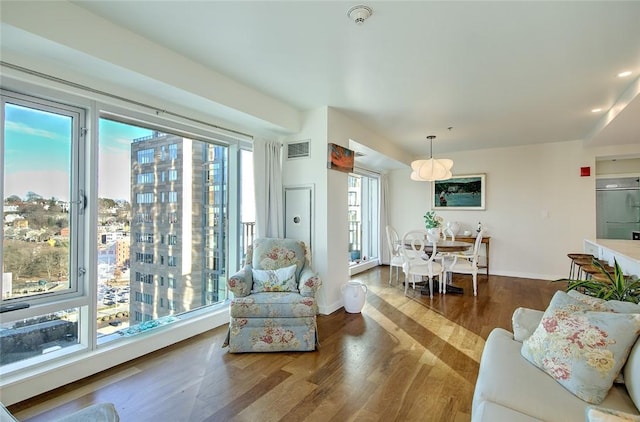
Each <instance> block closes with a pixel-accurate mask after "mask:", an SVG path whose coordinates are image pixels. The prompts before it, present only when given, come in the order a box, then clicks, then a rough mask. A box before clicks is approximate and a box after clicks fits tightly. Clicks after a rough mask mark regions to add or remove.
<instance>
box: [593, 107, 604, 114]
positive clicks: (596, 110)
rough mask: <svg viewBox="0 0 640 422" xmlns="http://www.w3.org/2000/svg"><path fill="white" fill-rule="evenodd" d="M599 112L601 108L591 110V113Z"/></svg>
mask: <svg viewBox="0 0 640 422" xmlns="http://www.w3.org/2000/svg"><path fill="white" fill-rule="evenodd" d="M601 111H602V109H601V108H594V109H593V110H591V112H592V113H599V112H601Z"/></svg>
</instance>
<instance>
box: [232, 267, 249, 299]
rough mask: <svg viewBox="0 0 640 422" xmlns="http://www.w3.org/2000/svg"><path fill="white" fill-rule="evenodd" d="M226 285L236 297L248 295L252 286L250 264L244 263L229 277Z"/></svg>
mask: <svg viewBox="0 0 640 422" xmlns="http://www.w3.org/2000/svg"><path fill="white" fill-rule="evenodd" d="M227 286H228V287H229V290H231V291H232V292H233V294H234V295H235V296H236V297H243V296H248V295H249V294H250V293H251V288H252V287H253V272H252V271H251V265H245V266H244V268H242V269H241V270H240V271H238V272H237V273H235V274H233V275H232V276H231V277H229V279H228V280H227Z"/></svg>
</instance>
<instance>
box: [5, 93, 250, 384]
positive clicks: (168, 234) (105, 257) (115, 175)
mask: <svg viewBox="0 0 640 422" xmlns="http://www.w3.org/2000/svg"><path fill="white" fill-rule="evenodd" d="M34 92H36V89H34ZM51 92H53V91H51ZM51 92H49V91H48V92H47V96H48V98H51V97H52V96H53V95H52V93H51ZM75 102H77V103H78V104H82V105H83V106H82V107H74V106H69V105H66V103H75ZM91 104H96V103H91ZM92 107H93V106H91V107H90V103H88V102H87V101H84V100H80V99H77V101H75V100H74V99H73V97H71V96H65V100H64V101H60V102H54V101H49V100H44V99H41V98H39V97H36V96H27V95H21V94H15V93H12V92H7V91H2V109H1V116H0V117H1V122H2V139H1V141H0V160H1V161H2V172H1V175H0V177H1V179H0V189H1V191H0V192H1V193H2V198H3V201H2V216H3V230H2V233H1V238H0V240H1V241H2V249H1V250H0V264H1V265H0V267H1V268H3V273H2V290H1V292H0V305H1V306H2V307H3V311H4V310H10V311H8V312H6V313H3V314H2V322H1V324H0V376H2V375H5V374H9V373H18V372H17V371H19V370H22V369H24V368H26V367H29V366H31V365H40V364H42V363H43V362H46V361H47V360H51V359H64V358H65V356H67V355H68V354H69V353H71V352H74V353H82V352H85V353H92V352H93V351H95V350H96V349H97V348H99V347H101V345H102V344H104V343H105V342H112V340H117V339H120V338H124V337H127V338H130V337H131V336H135V334H136V333H139V332H143V331H144V330H145V329H147V328H148V327H156V326H158V324H149V321H160V320H165V321H162V324H160V325H162V326H164V324H165V323H166V322H167V321H169V320H168V319H167V318H172V319H171V320H170V321H169V322H171V321H175V320H176V319H182V320H185V319H189V318H191V317H192V316H194V315H198V312H199V313H200V314H202V313H203V312H209V309H215V308H216V307H215V305H218V304H222V303H223V302H224V301H225V300H226V299H227V297H228V295H227V290H226V277H227V274H228V273H229V271H235V270H236V269H237V268H238V266H239V264H240V263H239V258H238V259H237V260H236V256H235V251H236V250H238V249H239V248H241V243H240V233H239V232H240V230H232V231H231V232H229V224H230V223H229V215H230V213H236V214H237V215H238V217H234V218H235V221H237V220H238V218H239V213H240V212H239V209H240V204H239V203H238V201H239V198H240V195H239V193H234V194H232V195H230V194H229V188H230V182H229V174H230V173H233V172H238V171H239V170H238V162H239V151H240V148H239V144H240V142H238V141H237V140H235V138H233V137H230V136H224V135H220V133H219V131H218V132H216V133H213V132H211V133H209V132H207V131H206V130H204V129H202V128H201V127H200V128H197V129H194V130H193V131H190V132H189V134H188V135H186V132H185V131H184V128H185V127H187V126H185V125H184V124H183V125H176V127H175V130H173V124H172V123H171V122H167V121H159V120H158V121H155V120H154V119H155V118H154V117H149V121H148V122H145V119H144V118H141V116H143V117H144V116H145V115H142V114H136V115H135V116H133V117H132V116H127V113H128V111H123V110H118V112H117V113H113V112H112V111H111V108H110V107H109V106H104V108H103V110H104V111H103V112H100V111H99V107H101V106H100V105H98V107H96V108H92ZM131 113H133V112H131ZM91 122H96V123H97V125H95V126H94V127H93V129H92V128H91ZM132 122H135V124H132ZM147 123H148V124H147ZM160 126H161V127H162V131H159V130H158V129H157V128H158V127H160ZM177 126H180V127H177ZM232 152H233V154H232ZM234 166H235V167H234ZM230 169H234V170H233V172H231V170H230ZM93 181H96V183H95V185H94V183H93ZM85 183H86V184H87V185H88V186H91V188H87V187H85ZM235 183H236V184H237V180H235ZM93 186H97V189H94V188H93ZM233 189H235V190H239V186H233ZM163 196H164V200H162V197H163ZM246 199H251V198H246ZM234 201H235V202H234ZM230 245H232V247H233V250H234V255H233V257H234V259H233V260H232V263H231V267H229V265H230V264H229V261H228V259H229V258H228V257H229V247H230ZM165 281H166V283H165ZM96 299H97V300H96ZM139 341H143V342H144V341H145V338H144V336H142V337H141V338H140V339H139ZM111 344H113V343H111ZM116 346H117V345H116Z"/></svg>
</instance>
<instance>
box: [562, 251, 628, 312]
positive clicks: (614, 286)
mask: <svg viewBox="0 0 640 422" xmlns="http://www.w3.org/2000/svg"><path fill="white" fill-rule="evenodd" d="M613 261H614V265H613V267H614V272H613V274H611V273H609V272H608V271H607V270H606V269H605V268H604V267H603V266H602V264H601V263H600V261H598V260H597V259H594V260H593V266H594V267H596V268H597V269H599V270H600V272H601V273H602V274H603V275H604V276H605V277H604V279H589V280H570V279H566V278H564V279H561V280H558V281H568V282H569V285H568V286H567V291H568V290H574V289H580V290H581V292H582V293H584V294H586V295H589V296H593V297H597V298H600V299H604V300H621V301H624V302H632V303H640V280H638V278H637V277H636V276H625V275H624V273H623V272H622V269H621V268H620V265H618V261H617V260H616V259H615V258H614V260H613Z"/></svg>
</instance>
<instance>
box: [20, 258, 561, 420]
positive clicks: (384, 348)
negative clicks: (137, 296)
mask: <svg viewBox="0 0 640 422" xmlns="http://www.w3.org/2000/svg"><path fill="white" fill-rule="evenodd" d="M352 279H357V280H360V281H362V282H364V283H366V284H367V286H368V287H369V293H368V295H367V303H366V305H365V307H364V309H363V311H362V313H360V314H349V313H346V312H345V311H344V310H343V309H340V310H338V311H336V312H334V313H333V314H331V315H321V316H319V317H318V331H319V335H320V344H321V346H320V349H319V350H317V351H315V352H306V353H255V354H229V353H227V349H222V348H221V345H222V342H223V340H224V337H225V334H226V327H219V328H216V329H214V330H211V331H209V332H206V333H203V334H201V335H198V336H196V337H193V338H191V339H189V340H187V341H184V342H182V343H179V344H176V345H173V346H171V347H168V348H165V349H162V350H159V351H157V352H154V353H152V354H149V355H147V356H145V357H142V358H139V359H136V360H133V361H131V362H128V363H125V364H122V365H119V366H118V367H115V368H112V369H109V370H107V371H104V372H102V373H99V374H96V375H94V376H92V377H89V378H86V379H83V380H81V381H78V382H75V383H73V384H70V385H67V386H64V387H61V388H59V389H56V390H54V391H51V392H48V393H45V394H42V395H40V396H38V397H34V398H32V399H29V400H26V401H24V402H21V403H16V404H15V405H13V406H11V407H10V410H11V411H12V412H14V414H15V415H16V416H17V417H18V419H19V420H21V421H29V422H42V421H52V420H55V419H56V418H57V417H61V416H63V415H67V414H69V413H71V412H73V411H75V410H77V409H80V408H83V407H85V406H88V405H90V404H92V403H97V402H105V401H107V402H112V403H114V404H115V406H116V408H117V410H118V412H119V414H120V418H121V421H123V422H129V421H136V422H145V421H153V422H165V421H166V422H181V421H185V422H200V421H258V420H259V421H455V422H458V421H468V420H469V419H470V416H471V399H472V396H473V389H474V384H475V381H476V377H477V374H478V366H479V361H480V356H481V353H482V349H483V346H484V340H485V339H486V337H487V335H488V334H489V332H490V331H491V330H492V329H493V328H494V327H503V328H506V329H508V330H511V315H512V313H513V311H514V310H515V309H516V308H517V307H518V306H526V307H530V308H535V309H544V308H546V305H547V303H548V302H549V300H550V298H551V296H552V295H553V293H554V292H555V291H556V290H560V289H564V287H565V285H564V284H563V283H550V282H548V281H542V280H532V279H521V278H509V277H500V276H489V277H487V276H479V278H478V296H477V297H474V296H472V293H471V292H472V290H471V281H470V277H469V276H457V277H456V278H454V282H455V284H457V285H459V286H462V287H464V288H465V293H464V294H463V295H454V294H447V295H439V294H437V293H436V295H434V297H433V299H430V298H429V296H428V295H426V296H423V295H421V294H420V291H419V288H418V289H417V290H413V289H411V288H410V289H409V294H408V296H405V295H404V291H403V287H402V283H400V284H397V283H396V282H395V281H394V284H393V285H392V286H389V284H388V279H389V267H386V266H385V267H377V268H374V269H372V270H369V271H367V272H366V273H363V274H359V275H357V276H354V277H353V278H352Z"/></svg>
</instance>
